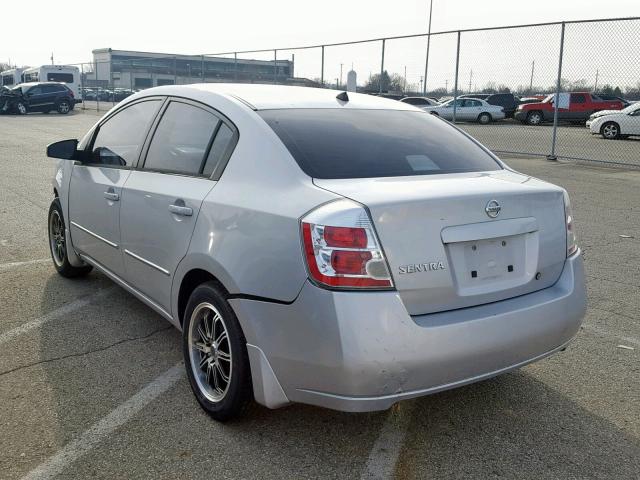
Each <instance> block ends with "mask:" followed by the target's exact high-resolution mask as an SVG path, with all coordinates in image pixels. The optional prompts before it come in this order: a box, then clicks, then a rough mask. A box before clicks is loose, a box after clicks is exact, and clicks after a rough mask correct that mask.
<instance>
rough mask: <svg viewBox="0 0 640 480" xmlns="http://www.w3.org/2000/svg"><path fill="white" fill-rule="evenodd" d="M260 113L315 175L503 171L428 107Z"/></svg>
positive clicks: (471, 141)
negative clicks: (411, 109) (420, 110)
mask: <svg viewBox="0 0 640 480" xmlns="http://www.w3.org/2000/svg"><path fill="white" fill-rule="evenodd" d="M258 114H259V115H260V116H261V117H262V118H263V119H264V120H265V121H266V122H267V124H268V125H269V126H270V127H271V128H272V129H273V131H274V132H275V133H276V134H277V135H278V137H279V138H280V140H281V141H282V143H284V145H285V146H286V147H287V149H288V150H289V152H290V153H291V155H292V156H293V158H294V159H295V160H296V162H297V163H298V165H299V166H300V168H301V169H302V170H303V171H304V172H305V173H306V174H307V175H309V176H310V177H314V178H326V179H334V178H371V177H397V176H409V175H433V174H442V173H458V172H480V171H490V170H501V168H502V167H501V166H500V164H499V163H498V162H497V161H496V160H495V159H494V158H493V157H492V156H491V155H490V154H489V153H487V152H486V151H485V150H483V149H482V148H481V147H480V146H478V145H477V144H476V143H475V142H474V141H473V140H471V139H470V138H468V137H467V136H466V135H464V134H463V133H462V132H460V131H459V130H458V129H456V128H455V127H453V126H451V125H450V124H448V123H446V122H444V121H442V120H440V119H438V118H436V117H434V116H432V115H430V114H429V113H427V112H417V111H401V110H356V109H353V110H351V109H349V110H347V109H343V110H340V109H281V110H262V111H259V112H258Z"/></svg>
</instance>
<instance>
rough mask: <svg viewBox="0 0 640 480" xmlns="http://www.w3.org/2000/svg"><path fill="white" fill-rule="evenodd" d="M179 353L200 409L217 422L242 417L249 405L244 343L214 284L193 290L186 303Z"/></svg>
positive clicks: (247, 366) (247, 360) (246, 356)
mask: <svg viewBox="0 0 640 480" xmlns="http://www.w3.org/2000/svg"><path fill="white" fill-rule="evenodd" d="M182 353H183V355H184V363H185V367H186V369H187V377H188V378H189V383H190V384H191V389H192V390H193V393H194V395H195V397H196V399H197V400H198V403H199V404H200V406H201V407H202V409H203V410H204V411H205V412H207V413H208V414H209V415H210V416H211V417H212V418H214V419H215V420H218V421H220V422H224V421H227V420H231V419H233V418H237V417H239V416H242V415H243V414H244V413H245V412H246V410H247V408H248V407H249V406H250V405H251V404H252V401H253V390H252V387H251V368H250V365H249V355H248V354H247V341H246V339H245V338H244V334H243V333H242V329H241V328H240V323H239V322H238V319H237V317H236V315H235V313H234V311H233V309H232V308H231V305H229V302H227V300H226V298H225V297H224V295H223V294H222V292H221V291H220V290H219V289H218V288H217V286H216V284H215V283H214V282H206V283H203V284H202V285H200V286H198V287H197V288H196V289H195V290H194V291H193V293H192V294H191V296H190V297H189V302H188V303H187V308H186V310H185V313H184V319H183V324H182Z"/></svg>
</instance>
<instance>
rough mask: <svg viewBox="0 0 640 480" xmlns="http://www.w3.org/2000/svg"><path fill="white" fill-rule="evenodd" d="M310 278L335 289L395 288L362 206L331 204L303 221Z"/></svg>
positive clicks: (342, 203) (302, 228)
mask: <svg viewBox="0 0 640 480" xmlns="http://www.w3.org/2000/svg"><path fill="white" fill-rule="evenodd" d="M301 230H302V243H303V246H304V254H305V259H306V262H307V268H308V270H309V276H310V278H311V279H312V280H313V281H314V282H315V283H316V284H318V285H320V286H326V287H332V288H357V289H367V288H392V287H393V281H392V279H391V275H390V273H389V268H388V267H387V262H386V260H385V258H384V254H383V253H382V248H381V247H380V243H379V242H378V239H377V237H376V233H375V231H374V229H373V226H372V224H371V220H370V219H369V215H368V214H367V212H366V210H365V209H364V208H362V206H360V205H358V204H357V203H355V202H352V201H350V200H339V201H336V202H331V203H328V204H325V205H322V206H321V207H319V208H317V209H316V210H314V211H312V212H311V213H309V214H308V215H307V216H305V217H304V218H303V219H302V221H301Z"/></svg>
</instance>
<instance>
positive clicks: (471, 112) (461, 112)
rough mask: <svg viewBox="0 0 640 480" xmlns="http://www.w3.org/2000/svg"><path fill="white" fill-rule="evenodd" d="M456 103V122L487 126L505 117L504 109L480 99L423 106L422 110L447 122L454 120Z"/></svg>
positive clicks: (465, 99)
mask: <svg viewBox="0 0 640 480" xmlns="http://www.w3.org/2000/svg"><path fill="white" fill-rule="evenodd" d="M454 103H455V106H456V108H455V110H456V120H461V121H467V122H478V123H481V124H483V125H486V124H488V123H491V122H494V121H496V120H503V119H504V117H505V114H504V109H503V108H502V107H499V106H497V105H491V104H489V103H487V102H486V101H484V100H480V99H478V98H456V99H455V100H454V99H451V100H449V101H448V102H445V103H443V104H440V105H435V106H430V107H427V106H421V107H420V108H422V109H423V110H425V111H427V112H429V113H433V114H434V115H438V116H440V117H442V118H444V119H446V120H453V106H454Z"/></svg>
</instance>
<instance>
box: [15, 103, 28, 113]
mask: <svg viewBox="0 0 640 480" xmlns="http://www.w3.org/2000/svg"><path fill="white" fill-rule="evenodd" d="M15 110H16V113H17V114H18V115H26V114H27V111H28V109H27V104H26V103H24V102H18V103H16V106H15Z"/></svg>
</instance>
